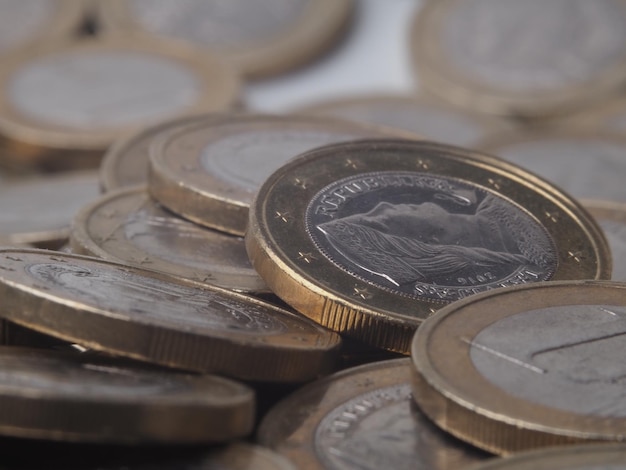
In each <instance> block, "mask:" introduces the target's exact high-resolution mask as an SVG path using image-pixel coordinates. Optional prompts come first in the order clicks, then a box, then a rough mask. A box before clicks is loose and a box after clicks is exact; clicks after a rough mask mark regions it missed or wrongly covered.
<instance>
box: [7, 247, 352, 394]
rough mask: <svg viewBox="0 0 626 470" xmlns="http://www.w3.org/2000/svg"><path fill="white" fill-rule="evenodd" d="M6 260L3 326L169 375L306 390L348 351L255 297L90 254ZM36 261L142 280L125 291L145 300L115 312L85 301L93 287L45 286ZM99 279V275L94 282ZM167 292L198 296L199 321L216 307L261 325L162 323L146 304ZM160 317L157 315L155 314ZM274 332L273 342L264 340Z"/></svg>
mask: <svg viewBox="0 0 626 470" xmlns="http://www.w3.org/2000/svg"><path fill="white" fill-rule="evenodd" d="M0 258H1V259H2V263H3V264H2V268H1V269H0V292H1V293H2V294H1V295H3V296H5V297H4V298H5V299H6V304H5V306H6V310H3V311H4V312H5V313H6V315H4V314H3V318H6V319H8V320H10V321H12V322H15V323H17V324H19V325H22V326H25V327H28V328H31V329H33V330H35V331H38V332H41V333H45V334H48V335H50V336H54V337H56V338H61V339H63V340H66V341H70V342H72V343H78V344H80V345H81V346H84V347H87V348H91V349H94V350H97V351H104V352H110V353H113V354H116V355H121V356H124V357H130V358H133V359H138V360H141V361H145V362H150V363H154V364H159V365H164V366H167V367H174V368H179V369H183V370H190V371H196V372H212V373H219V374H224V375H227V376H230V377H237V378H240V379H243V380H255V381H267V382H304V381H307V380H312V379H314V378H316V377H318V376H320V375H323V374H324V373H328V372H330V371H331V370H332V369H333V368H334V366H335V359H336V356H337V353H338V349H339V346H340V344H341V339H340V338H339V336H338V335H336V334H334V333H332V332H330V331H328V330H325V329H323V328H321V327H320V326H319V325H317V324H315V323H313V322H311V321H309V320H308V319H306V318H303V317H301V316H300V315H297V314H296V313H293V312H290V311H288V310H285V309H282V308H279V307H277V306H275V305H271V304H269V303H266V302H263V301H261V300H259V299H257V298H254V297H250V296H245V295H243V294H238V293H236V292H232V291H228V290H226V289H221V288H219V287H216V286H208V285H207V284H200V283H197V282H194V281H191V280H189V279H182V278H177V277H174V276H171V275H167V274H164V273H159V272H156V271H147V270H143V269H139V268H133V267H130V266H127V265H122V264H117V263H111V262H108V261H105V260H100V259H97V258H92V257H86V256H79V255H71V254H64V253H58V252H50V251H46V250H35V249H17V248H16V249H10V248H6V249H0ZM27 263H32V264H40V265H41V264H44V265H45V264H50V263H51V264H53V265H55V266H56V268H55V269H57V271H61V272H65V271H62V270H63V269H66V270H67V269H70V268H71V269H73V270H76V269H78V271H80V269H82V270H83V271H84V272H86V273H87V274H86V275H90V276H92V277H94V279H96V280H97V279H98V278H99V275H100V274H102V273H104V274H105V275H108V276H109V277H111V276H117V277H119V276H124V278H125V279H126V278H129V277H130V276H135V277H140V278H141V280H140V281H138V282H134V281H136V279H135V280H134V281H133V282H131V280H129V279H130V278H129V279H126V280H125V281H124V285H129V286H130V287H129V288H130V290H131V291H138V292H139V294H140V295H142V296H144V297H143V298H142V297H138V298H132V299H126V298H125V297H120V296H123V295H126V296H128V293H126V294H124V293H121V294H120V293H119V292H115V293H111V294H110V295H109V297H111V298H115V299H117V298H119V299H120V300H122V301H126V302H127V303H128V302H130V303H131V304H132V308H128V307H125V306H122V307H118V308H117V309H116V310H115V311H110V309H109V308H108V307H107V305H104V306H103V304H102V302H103V301H102V300H98V299H99V297H98V296H97V295H96V296H95V300H94V299H93V298H91V297H90V296H88V295H87V294H85V293H84V289H83V290H80V288H76V289H74V288H72V289H69V288H67V289H65V290H62V289H60V288H58V282H57V283H55V282H52V281H50V282H49V283H48V284H49V285H45V283H44V282H43V281H41V280H37V279H35V277H34V276H33V275H31V274H30V273H29V274H25V272H24V270H25V269H26V266H25V265H26V264H27ZM72 263H74V264H72ZM28 266H30V265H28ZM29 269H30V268H29ZM92 271H94V272H95V274H97V275H94V274H89V273H91V272H92ZM81 272H82V271H81ZM56 274H57V273H55V275H56ZM80 275H81V274H80V273H79V276H80ZM70 277H71V276H70ZM117 277H115V278H114V279H113V280H110V279H109V280H107V281H105V282H102V281H101V282H100V284H95V285H96V287H97V286H113V287H114V285H115V283H116V282H117V283H119V280H117V281H115V279H117ZM9 278H13V279H14V281H11V280H9ZM143 279H146V280H148V281H149V282H151V283H153V284H155V283H156V284H157V285H159V286H160V287H159V289H155V288H153V287H152V286H151V285H150V284H148V285H146V286H144V280H143ZM92 282H96V281H95V280H94V281H92ZM167 286H170V287H172V289H171V290H173V291H174V294H173V295H174V296H176V295H177V296H179V297H178V300H177V301H178V302H181V303H182V302H184V301H185V299H184V298H182V297H180V295H181V294H180V291H181V290H182V291H184V292H185V294H184V295H190V294H189V291H193V292H196V294H195V295H194V302H195V306H194V307H193V309H192V310H193V311H194V312H195V314H196V315H197V316H198V317H200V316H201V317H205V316H210V314H211V309H213V310H214V313H219V314H227V315H231V316H233V317H235V318H236V319H237V322H239V323H238V325H239V324H240V322H241V321H244V322H245V321H246V320H247V319H250V318H252V319H253V320H256V321H257V322H258V323H262V325H257V326H256V328H257V331H256V333H255V334H250V332H244V333H239V332H238V331H237V328H234V329H232V328H228V327H227V326H224V322H222V324H221V325H219V326H218V327H214V326H213V325H212V324H211V325H209V326H207V325H206V323H204V322H200V323H201V324H199V319H198V318H196V319H195V322H194V319H193V318H192V319H191V320H190V321H186V320H185V317H180V318H178V317H176V318H174V317H172V316H171V315H170V314H169V312H165V315H160V314H159V313H158V305H159V301H158V300H154V302H153V306H152V307H150V308H148V307H147V306H146V302H147V301H146V300H145V296H146V295H151V296H152V297H154V296H155V295H156V294H157V293H162V295H163V296H164V297H163V300H168V301H171V298H172V294H171V293H168V292H164V288H165V287H167ZM55 287H57V290H56V291H55ZM107 288H109V289H110V288H111V287H107ZM94 289H95V287H94ZM66 291H69V292H70V293H69V294H68V292H66ZM76 291H77V292H76ZM118 291H119V288H118ZM116 296H117V297H116ZM199 296H206V298H205V299H203V301H202V304H203V305H204V307H202V308H203V309H204V308H206V311H204V310H203V312H204V313H206V315H199V313H198V312H199V311H198V310H197V309H198V306H197V305H198V300H197V298H199ZM92 297H93V296H92ZM211 304H212V305H211ZM216 304H217V305H219V307H218V306H216ZM244 306H245V308H244ZM181 309H182V306H181ZM255 309H256V312H255ZM152 311H155V312H156V313H155V314H154V315H151V314H148V313H147V312H152ZM259 312H262V313H264V314H265V317H264V318H263V317H262V316H261V315H260V313H259ZM164 316H166V318H163V317H164ZM177 319H178V322H177V321H176V320H177ZM218 323H219V320H218ZM68 325H69V326H68ZM272 328H273V330H272ZM266 330H269V331H270V334H265V331H266Z"/></svg>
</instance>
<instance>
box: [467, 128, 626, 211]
mask: <svg viewBox="0 0 626 470" xmlns="http://www.w3.org/2000/svg"><path fill="white" fill-rule="evenodd" d="M477 148H480V149H481V150H484V151H486V152H489V153H492V154H494V155H498V156H499V157H502V158H504V159H505V160H509V161H511V162H513V163H515V164H517V165H519V166H521V167H524V168H526V169H528V170H530V171H532V172H533V173H536V174H538V175H540V176H542V177H543V178H546V179H548V180H550V181H552V182H553V183H555V184H556V185H557V186H560V187H561V188H563V189H564V190H565V191H567V192H568V193H570V194H571V195H573V196H575V197H577V198H581V199H603V200H607V201H622V202H626V185H624V175H626V158H624V155H626V136H624V135H623V134H620V133H616V132H609V131H600V130H597V129H558V130H557V129H553V130H549V129H546V130H543V131H535V132H526V133H522V132H518V133H508V134H500V135H495V136H492V137H490V138H488V139H485V140H484V141H482V142H480V143H478V144H477Z"/></svg>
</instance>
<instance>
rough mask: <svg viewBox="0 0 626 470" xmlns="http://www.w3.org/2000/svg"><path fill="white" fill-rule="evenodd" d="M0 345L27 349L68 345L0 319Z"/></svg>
mask: <svg viewBox="0 0 626 470" xmlns="http://www.w3.org/2000/svg"><path fill="white" fill-rule="evenodd" d="M0 345H2V346H24V347H29V348H57V347H65V346H68V345H69V343H66V342H65V341H62V340H60V339H58V338H54V337H52V336H49V335H44V334H41V333H38V332H36V331H34V330H31V329H30V328H25V327H23V326H20V325H18V324H17V323H13V322H10V321H8V320H5V319H0Z"/></svg>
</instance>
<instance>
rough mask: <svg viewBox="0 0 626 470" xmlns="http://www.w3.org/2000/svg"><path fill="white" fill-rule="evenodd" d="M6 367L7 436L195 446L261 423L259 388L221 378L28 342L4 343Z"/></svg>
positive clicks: (0, 356) (1, 397) (3, 430)
mask: <svg viewBox="0 0 626 470" xmlns="http://www.w3.org/2000/svg"><path fill="white" fill-rule="evenodd" d="M0 370H1V371H2V372H1V373H0V403H1V404H2V408H3V409H5V410H7V411H6V412H4V413H2V416H0V434H2V435H8V436H17V437H27V438H38V439H50V440H64V441H87V442H108V443H149V442H152V443H158V442H170V443H179V444H182V443H187V444H191V443H200V442H210V441H214V442H223V441H228V440H232V439H235V438H238V437H243V436H245V435H246V434H248V433H249V432H250V431H251V428H252V426H253V423H254V393H253V391H252V390H251V389H250V388H248V387H247V386H245V385H243V384H239V383H237V382H234V381H231V380H228V379H224V378H221V377H217V376H210V375H204V376H197V375H185V374H180V373H174V372H170V371H168V372H164V371H162V370H160V371H157V370H150V369H142V368H139V367H137V366H134V367H131V366H130V365H128V364H127V363H119V362H115V361H112V360H110V359H104V358H96V357H89V356H85V355H78V354H61V353H55V352H52V351H41V350H29V349H21V348H0ZM9 410H10V411H9Z"/></svg>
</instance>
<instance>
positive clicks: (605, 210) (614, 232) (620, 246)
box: [583, 199, 626, 282]
mask: <svg viewBox="0 0 626 470" xmlns="http://www.w3.org/2000/svg"><path fill="white" fill-rule="evenodd" d="M583 204H584V206H585V208H586V209H587V210H588V211H589V213H590V214H591V215H592V216H593V217H595V219H596V221H597V222H598V224H599V225H600V228H602V231H603V232H604V234H605V236H606V238H607V240H608V242H609V248H610V249H611V257H612V258H613V263H612V264H613V274H612V275H611V279H612V280H614V281H621V282H624V281H626V204H624V203H617V202H609V201H599V200H591V199H589V200H585V201H584V202H583Z"/></svg>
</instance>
